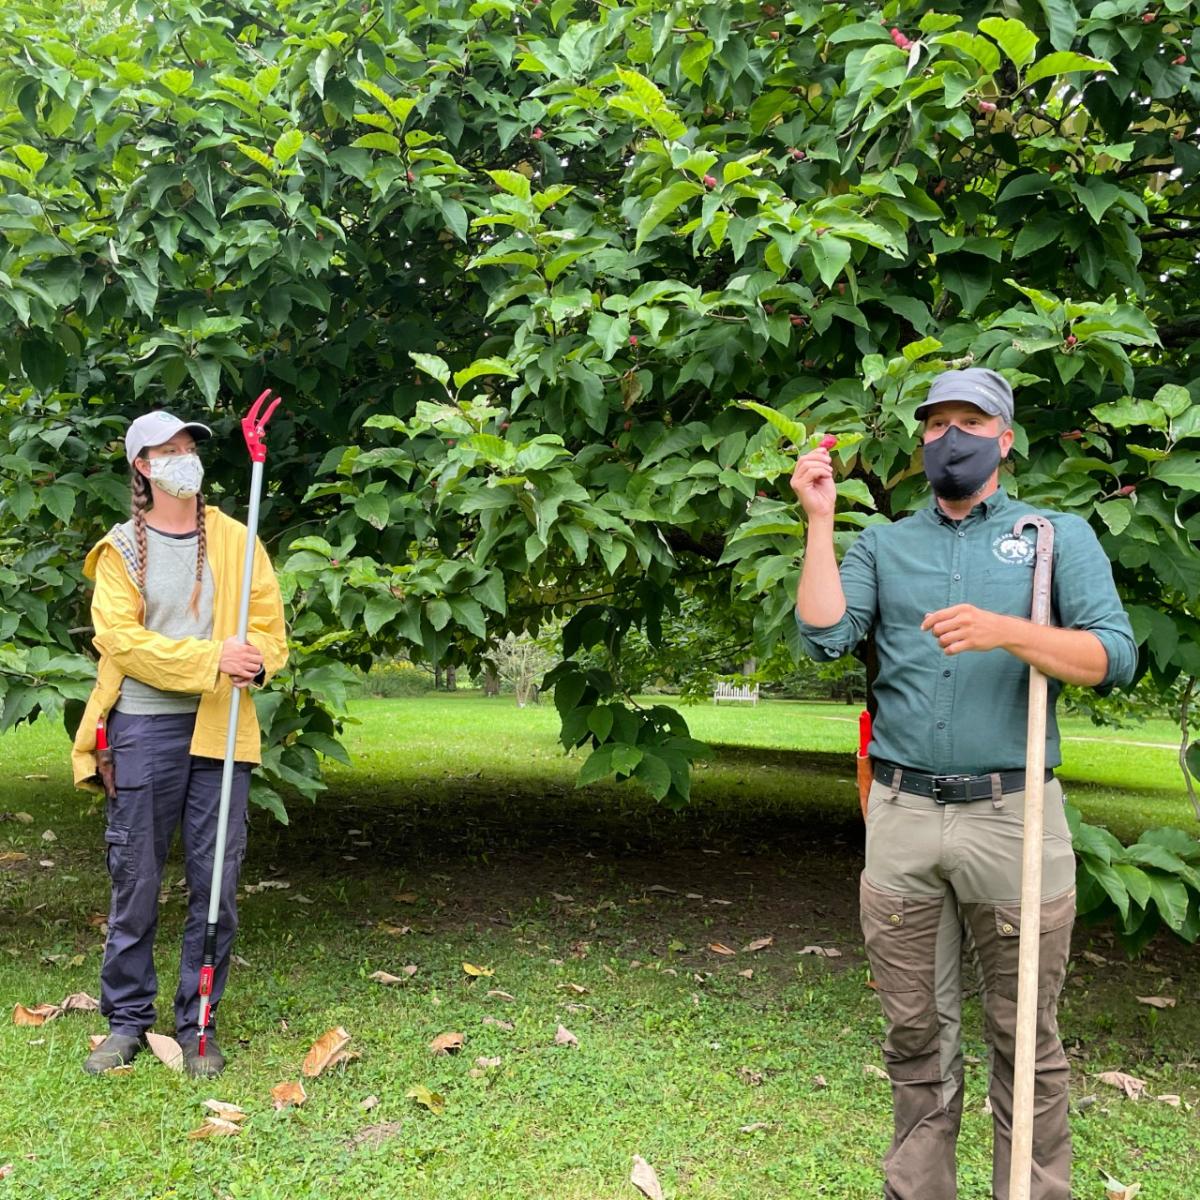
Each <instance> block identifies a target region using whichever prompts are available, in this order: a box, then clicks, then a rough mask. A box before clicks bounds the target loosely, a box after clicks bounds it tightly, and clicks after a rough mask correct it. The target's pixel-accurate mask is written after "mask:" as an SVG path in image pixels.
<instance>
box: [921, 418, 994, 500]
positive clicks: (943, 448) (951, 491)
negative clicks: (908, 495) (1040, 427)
mask: <svg viewBox="0 0 1200 1200" xmlns="http://www.w3.org/2000/svg"><path fill="white" fill-rule="evenodd" d="M999 465H1000V438H999V437H980V436H979V435H978V434H976V433H964V432H963V430H961V429H959V428H958V426H957V425H951V426H950V428H949V429H947V430H946V432H945V433H943V434H942V436H941V437H940V438H937V439H936V440H935V441H932V442H926V443H925V475H926V477H927V478H928V480H929V482H930V484H931V485H932V487H933V493H934V495H935V496H940V497H941V498H942V499H943V500H966V499H968V497H970V496H974V495H975V493H976V492H978V491H979V489H980V488H982V487H983V485H984V484H985V483H987V481H988V479H989V478H990V477H991V474H992V472H993V471H994V470H995V469H996V468H997V467H998V466H999Z"/></svg>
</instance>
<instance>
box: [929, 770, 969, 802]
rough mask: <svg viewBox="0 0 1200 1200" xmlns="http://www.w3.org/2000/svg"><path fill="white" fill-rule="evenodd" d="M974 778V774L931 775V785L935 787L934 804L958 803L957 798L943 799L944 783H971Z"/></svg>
mask: <svg viewBox="0 0 1200 1200" xmlns="http://www.w3.org/2000/svg"><path fill="white" fill-rule="evenodd" d="M973 778H974V776H973V775H931V776H930V777H929V779H930V785H931V786H932V788H933V802H934V804H958V803H959V801H957V800H943V799H942V797H941V795H940V792H941V789H942V784H945V783H969V782H970V781H971V780H972V779H973Z"/></svg>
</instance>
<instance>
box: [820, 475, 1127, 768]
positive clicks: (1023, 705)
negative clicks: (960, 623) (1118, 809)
mask: <svg viewBox="0 0 1200 1200" xmlns="http://www.w3.org/2000/svg"><path fill="white" fill-rule="evenodd" d="M1025 513H1032V514H1036V515H1038V516H1044V517H1046V518H1047V519H1048V520H1049V521H1050V522H1051V523H1052V524H1053V526H1054V571H1053V592H1052V618H1051V619H1052V620H1053V622H1054V624H1056V625H1059V626H1063V627H1065V628H1069V629H1086V630H1087V631H1088V632H1089V633H1092V634H1095V636H1096V637H1097V638H1098V639H1099V640H1100V642H1101V644H1102V645H1103V646H1104V649H1105V652H1106V653H1107V655H1108V671H1107V673H1106V675H1105V677H1104V679H1103V681H1102V682H1101V683H1100V685H1099V686H1098V688H1097V690H1098V691H1100V692H1102V693H1103V692H1107V691H1109V690H1111V689H1112V688H1113V687H1114V686H1116V685H1118V684H1125V683H1128V682H1129V681H1130V680H1131V679H1132V678H1133V674H1134V670H1135V667H1136V665H1137V648H1136V645H1135V643H1134V639H1133V630H1132V628H1131V627H1130V624H1129V618H1128V616H1127V615H1126V613H1125V610H1124V609H1123V608H1122V607H1121V602H1120V599H1119V598H1118V596H1117V590H1116V587H1115V586H1114V584H1113V578H1112V567H1111V566H1110V564H1109V561H1108V558H1107V557H1106V556H1105V554H1104V551H1103V550H1102V549H1101V548H1100V543H1099V542H1098V541H1097V540H1096V535H1095V534H1094V533H1093V532H1092V530H1091V527H1090V526H1089V525H1088V524H1087V522H1086V521H1084V520H1083V518H1082V517H1078V516H1075V515H1073V514H1069V513H1054V512H1046V511H1044V510H1041V509H1035V508H1033V507H1032V506H1031V505H1028V504H1024V503H1022V502H1020V501H1017V500H1013V499H1011V498H1010V497H1009V496H1008V495H1006V493H1005V492H1004V491H1003V490H1001V491H997V492H994V493H993V494H992V495H991V496H989V497H988V498H987V499H986V500H984V501H982V502H981V503H979V504H977V505H976V506H975V507H974V509H972V511H971V512H970V514H969V515H968V516H966V517H965V518H964V519H963V520H961V521H953V520H951V519H950V518H949V517H947V516H946V515H945V514H944V513H943V512H942V510H941V509H940V508H939V507H938V505H937V503H936V501H934V502H933V503H931V504H930V506H929V507H928V508H925V509H923V510H921V511H920V512H917V513H914V514H913V515H912V516H910V517H905V518H904V519H903V520H900V521H897V522H895V523H894V524H891V525H872V526H868V527H867V528H866V529H864V530H863V532H862V534H861V535H860V536H859V538H858V540H857V541H856V542H855V543H854V545H853V546H852V547H851V548H850V550H849V551H848V552H847V554H846V556H845V558H844V559H843V561H842V564H841V577H842V589H843V591H844V592H845V596H846V612H845V613H844V614H843V616H842V618H841V620H840V621H838V622H837V624H835V625H830V626H828V627H824V628H822V627H820V626H814V625H808V624H806V623H805V622H804V621H802V620H800V619H799V616H798V615H797V622H798V624H799V626H800V633H801V639H802V641H803V643H804V647H805V650H806V651H807V652H808V654H809V655H810V656H811V657H813V658H815V659H817V660H818V661H822V662H824V661H828V660H830V659H835V658H840V657H841V656H842V655H843V654H846V653H848V652H849V651H851V650H853V649H854V647H855V646H857V645H858V644H859V642H861V641H862V639H863V638H864V637H865V636H866V635H867V633H868V632H869V631H870V630H871V629H874V632H875V645H876V650H877V652H878V657H879V675H878V678H877V679H876V680H875V685H874V689H875V696H876V699H877V701H878V713H877V715H876V718H875V721H874V727H873V730H872V741H871V748H870V749H871V755H872V757H874V758H876V759H884V760H887V761H889V762H894V763H899V764H900V765H902V766H905V767H911V768H913V769H915V770H918V771H925V772H928V773H931V774H937V775H956V774H972V775H976V774H986V773H988V772H990V771H1003V770H1013V769H1019V768H1022V767H1024V765H1025V739H1026V721H1027V718H1028V693H1029V667H1028V666H1027V665H1026V664H1025V663H1023V662H1022V661H1021V660H1020V659H1018V658H1017V657H1016V656H1015V655H1012V654H1010V653H1008V651H1006V650H990V651H987V652H975V651H967V652H965V653H962V654H955V655H947V654H945V653H944V652H943V650H942V648H941V646H940V645H939V644H938V642H937V639H936V638H935V637H934V636H933V634H932V633H926V632H922V630H921V622H922V621H923V620H924V618H925V615H926V614H927V613H931V612H937V611H938V610H939V609H943V608H948V607H950V606H951V605H953V604H973V605H975V606H976V607H978V608H982V609H987V610H989V611H991V612H997V613H1003V614H1005V615H1008V616H1014V617H1026V618H1028V616H1029V613H1030V607H1031V604H1032V597H1033V565H1034V539H1035V532H1036V531H1035V530H1033V529H1027V530H1025V531H1024V533H1023V534H1022V536H1021V537H1019V538H1018V537H1015V536H1014V535H1013V532H1012V531H1013V525H1014V524H1015V522H1016V520H1017V518H1018V517H1019V516H1021V515H1023V514H1025ZM1049 682H1050V711H1049V719H1048V721H1047V728H1046V765H1047V766H1050V767H1055V766H1058V765H1059V764H1060V763H1061V762H1062V755H1061V753H1060V750H1059V736H1058V723H1057V721H1056V719H1055V714H1054V701H1055V699H1056V698H1057V696H1058V693H1059V691H1060V690H1061V684H1059V683H1058V682H1057V681H1056V680H1053V679H1052V680H1050V681H1049Z"/></svg>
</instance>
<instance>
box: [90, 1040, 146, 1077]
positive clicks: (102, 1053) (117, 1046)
mask: <svg viewBox="0 0 1200 1200" xmlns="http://www.w3.org/2000/svg"><path fill="white" fill-rule="evenodd" d="M145 1044H146V1043H145V1042H144V1041H143V1040H142V1039H141V1038H140V1037H132V1036H130V1035H129V1034H126V1033H110V1034H109V1035H108V1037H106V1038H105V1039H104V1041H102V1042H101V1043H100V1045H98V1046H97V1047H96V1048H95V1050H93V1051H92V1052H91V1054H89V1055H88V1056H87V1058H85V1059H84V1060H83V1069H84V1070H85V1071H86V1072H87V1073H88V1074H89V1075H102V1074H104V1072H105V1071H111V1070H113V1069H114V1068H115V1067H124V1066H128V1065H129V1064H130V1063H131V1062H133V1060H134V1059H135V1058H136V1057H137V1055H138V1054H139V1053H140V1051H141V1050H142V1047H143V1046H145Z"/></svg>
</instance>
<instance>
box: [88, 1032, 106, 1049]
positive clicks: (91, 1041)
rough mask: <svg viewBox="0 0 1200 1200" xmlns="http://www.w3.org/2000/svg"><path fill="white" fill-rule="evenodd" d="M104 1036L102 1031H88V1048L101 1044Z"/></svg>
mask: <svg viewBox="0 0 1200 1200" xmlns="http://www.w3.org/2000/svg"><path fill="white" fill-rule="evenodd" d="M104 1038H105V1035H104V1034H102V1033H89V1034H88V1049H89V1050H95V1048H96V1047H97V1046H99V1045H101V1044H102V1043H103V1042H104Z"/></svg>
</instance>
